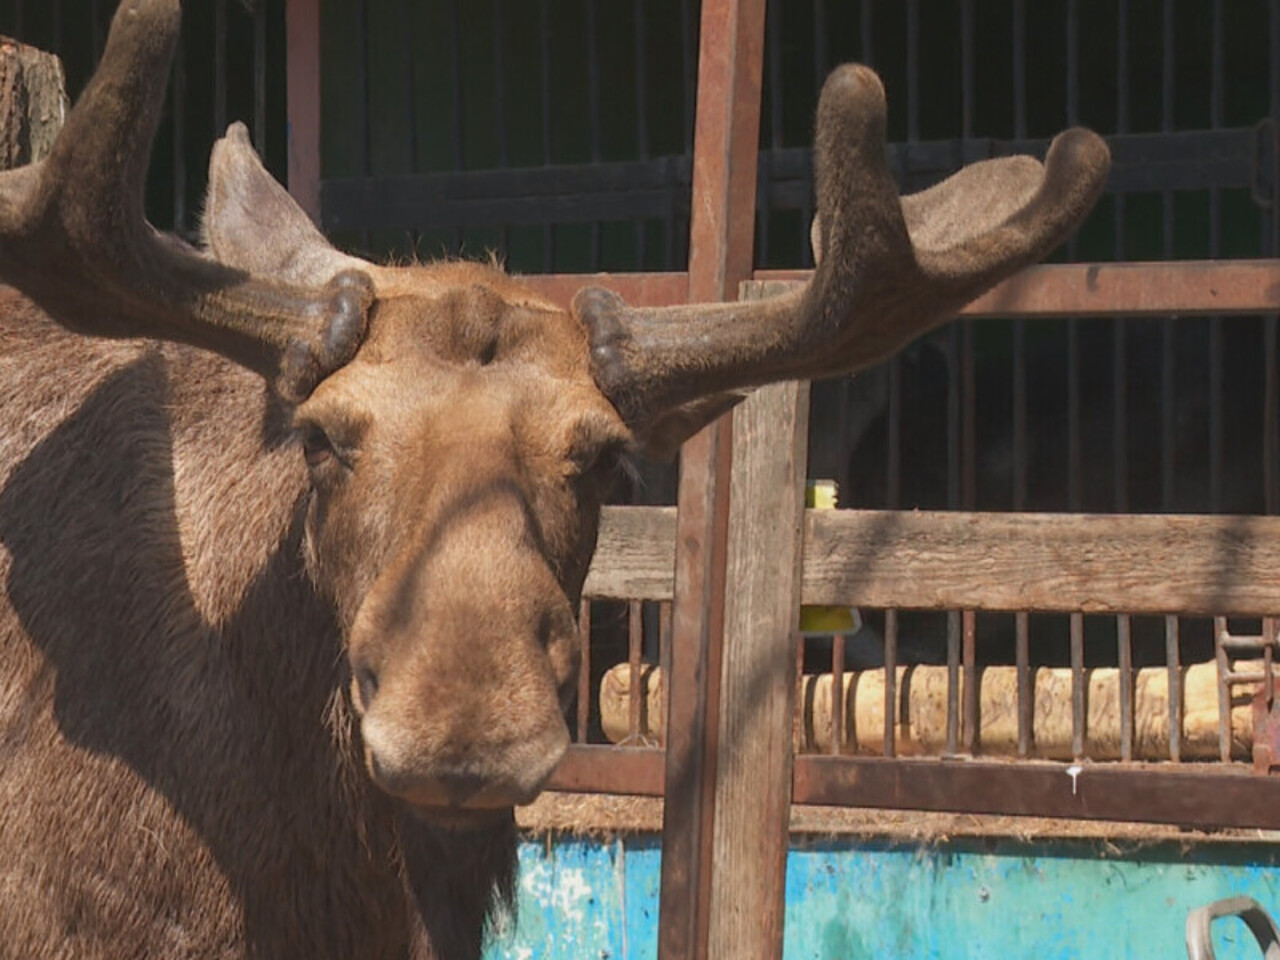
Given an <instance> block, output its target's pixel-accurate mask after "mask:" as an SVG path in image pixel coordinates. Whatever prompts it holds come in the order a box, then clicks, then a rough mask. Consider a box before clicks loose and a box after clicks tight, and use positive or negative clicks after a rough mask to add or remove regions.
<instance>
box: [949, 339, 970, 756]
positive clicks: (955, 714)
mask: <svg viewBox="0 0 1280 960" xmlns="http://www.w3.org/2000/svg"><path fill="white" fill-rule="evenodd" d="M963 379H964V375H963V373H962V371H961V366H960V325H959V324H952V325H951V328H950V329H949V330H948V331H947V507H948V508H949V509H951V510H956V509H959V507H960V456H961V450H960V448H961V438H960V433H961V422H960V421H961V410H960V407H961V398H960V394H961V390H962V389H963V386H962V381H963ZM963 633H964V630H963V625H962V623H961V617H960V611H958V610H948V611H947V753H948V754H950V755H954V754H956V753H959V744H960V740H961V726H962V723H963V725H964V726H965V729H966V731H967V727H968V718H967V717H965V716H963V713H964V712H967V711H962V709H961V697H960V689H961V671H960V661H961V657H962V650H961V648H962V646H963V640H964V637H963ZM965 674H966V678H967V674H968V671H967V670H966V671H965ZM964 694H965V706H966V707H967V705H968V694H969V691H968V690H967V689H966V690H965V691H964ZM965 739H967V737H966V738H965Z"/></svg>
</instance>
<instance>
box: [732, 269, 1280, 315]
mask: <svg viewBox="0 0 1280 960" xmlns="http://www.w3.org/2000/svg"><path fill="white" fill-rule="evenodd" d="M809 276H810V274H809V273H808V272H807V271H803V270H757V271H756V273H755V279H757V280H791V281H807V280H808V278H809ZM1277 312H1280V260H1183V261H1174V262H1170V263H1067V264H1042V265H1040V266H1035V267H1028V268H1027V269H1026V270H1023V271H1022V272H1021V273H1019V274H1017V275H1016V276H1013V277H1010V278H1009V279H1008V280H1006V281H1005V282H1004V283H1001V284H1000V285H999V286H997V287H995V288H994V289H993V290H990V291H989V292H987V293H986V294H984V295H983V296H981V297H979V298H978V299H977V300H974V301H973V302H972V303H970V304H969V305H968V306H966V307H965V308H964V309H963V310H961V311H960V313H961V315H962V316H966V317H1044V318H1053V317H1167V316H1189V317H1190V316H1206V315H1219V314H1221V315H1227V314H1258V313H1277Z"/></svg>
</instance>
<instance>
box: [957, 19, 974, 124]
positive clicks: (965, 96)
mask: <svg viewBox="0 0 1280 960" xmlns="http://www.w3.org/2000/svg"><path fill="white" fill-rule="evenodd" d="M973 78H974V72H973V0H960V136H961V138H962V139H964V140H969V139H972V137H973V108H974V81H973Z"/></svg>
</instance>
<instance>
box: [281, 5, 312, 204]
mask: <svg viewBox="0 0 1280 960" xmlns="http://www.w3.org/2000/svg"><path fill="white" fill-rule="evenodd" d="M285 46H286V57H287V60H288V78H287V79H288V83H287V84H286V87H287V91H286V96H287V103H288V114H289V116H288V120H289V122H288V124H287V125H286V128H285V129H286V130H287V136H288V152H289V193H290V194H292V195H293V198H294V199H295V200H296V201H298V206H300V207H302V209H303V210H305V211H306V212H307V215H308V216H310V217H311V219H312V220H314V221H315V222H316V223H319V222H320V0H286V3H285Z"/></svg>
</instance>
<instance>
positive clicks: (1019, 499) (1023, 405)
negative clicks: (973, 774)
mask: <svg viewBox="0 0 1280 960" xmlns="http://www.w3.org/2000/svg"><path fill="white" fill-rule="evenodd" d="M1026 508H1027V344H1026V325H1025V324H1024V323H1023V321H1022V320H1020V319H1019V320H1015V321H1014V322H1013V509H1014V510H1025V509H1026ZM1029 626H1030V624H1029V621H1028V618H1027V615H1026V614H1025V613H1015V614H1014V615H1013V631H1014V662H1015V664H1016V665H1017V677H1018V756H1020V757H1026V756H1029V755H1030V753H1031V742H1032V734H1033V729H1032V723H1033V719H1034V715H1035V713H1034V711H1035V688H1034V684H1033V682H1032V681H1033V674H1032V672H1031V650H1030V646H1031V644H1030V636H1029V634H1030V630H1029Z"/></svg>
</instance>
